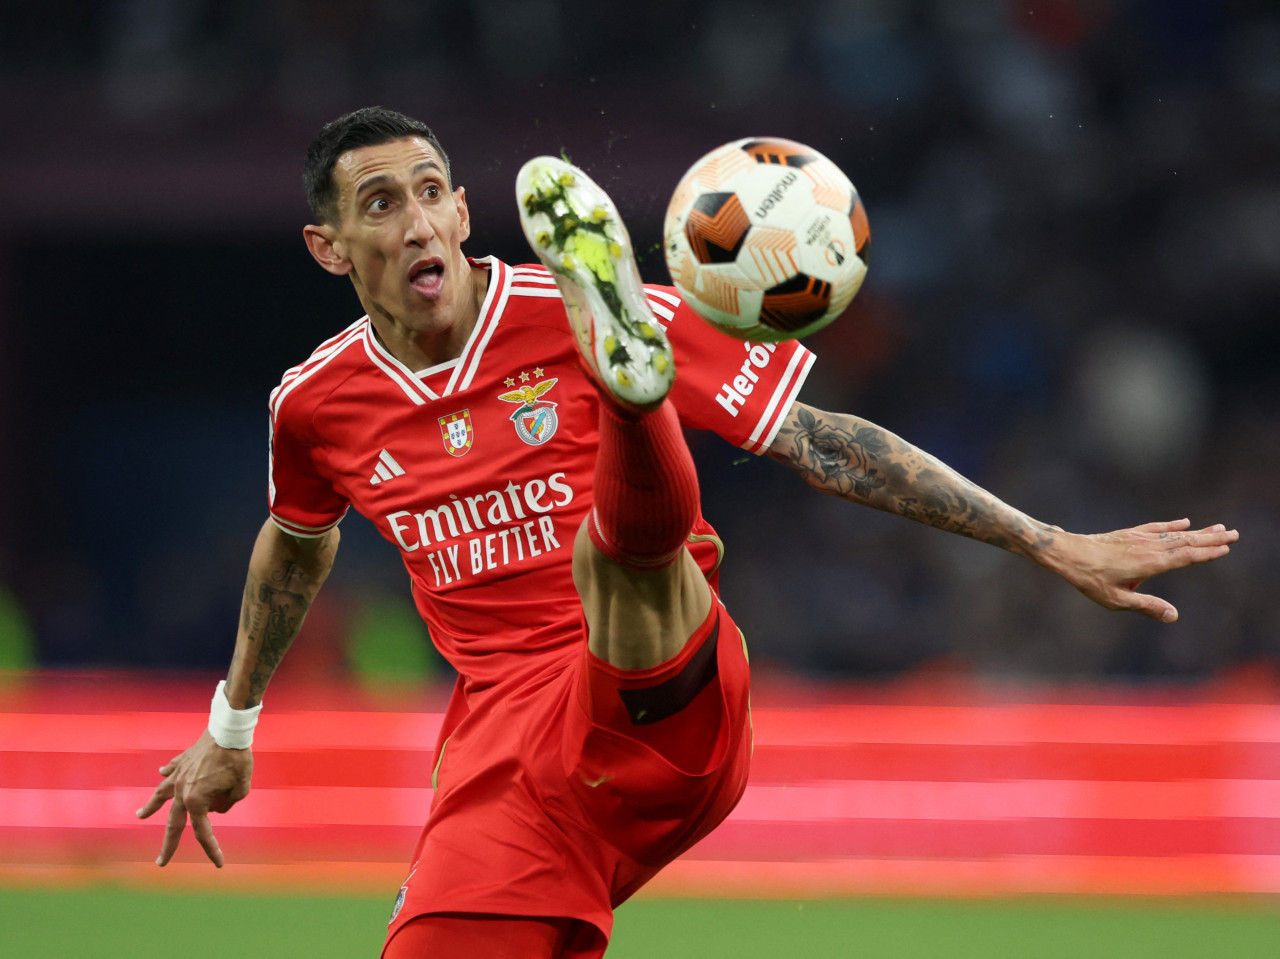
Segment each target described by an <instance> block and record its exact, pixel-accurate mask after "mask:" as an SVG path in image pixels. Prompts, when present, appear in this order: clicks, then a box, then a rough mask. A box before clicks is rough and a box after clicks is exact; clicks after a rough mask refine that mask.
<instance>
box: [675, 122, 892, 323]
mask: <svg viewBox="0 0 1280 959" xmlns="http://www.w3.org/2000/svg"><path fill="white" fill-rule="evenodd" d="M870 241H871V231H870V228H869V227H868V225H867V214H866V211H865V210H864V209H863V207H862V201H861V200H860V199H859V198H858V191H857V190H855V189H854V187H853V184H852V183H850V182H849V178H848V177H846V176H845V175H844V173H842V172H841V170H840V168H839V167H837V166H836V165H835V164H834V163H832V162H831V161H830V160H828V159H827V158H826V157H824V156H823V155H822V154H821V153H819V152H818V151H817V150H813V149H810V148H809V147H807V146H804V145H802V144H800V143H795V142H793V141H791V140H783V139H780V138H778V137H755V138H748V139H745V140H737V141H735V142H733V143H727V144H725V145H724V146H722V147H719V148H718V149H715V150H712V151H711V152H710V153H708V154H707V155H706V156H704V157H703V158H702V159H701V160H699V161H698V162H697V163H695V164H694V165H693V166H692V167H690V168H689V172H687V173H686V174H685V175H684V176H683V177H682V178H681V180H680V183H679V185H677V186H676V190H675V193H674V194H673V195H672V197H671V203H670V205H669V206H668V207H667V216H666V222H665V223H664V226H663V249H664V252H665V253H666V258H667V269H668V270H669V271H670V273H671V279H672V281H673V282H674V283H675V286H676V289H677V290H679V291H680V294H681V296H683V297H684V299H685V301H686V302H687V303H688V304H689V305H690V306H691V307H693V309H694V310H696V311H697V312H698V314H699V315H700V316H702V317H703V318H704V319H706V320H708V321H709V322H711V323H713V324H714V325H716V326H718V327H720V328H721V329H723V330H724V331H725V332H726V333H730V334H732V335H733V336H736V337H738V338H740V339H744V340H752V341H755V342H768V341H774V340H787V339H794V338H797V337H801V336H807V335H808V334H810V333H813V332H815V331H816V330H820V329H822V327H824V326H826V325H827V324H828V323H830V322H831V321H832V320H834V319H835V318H836V317H837V316H839V315H840V314H841V313H843V312H844V310H845V308H846V307H847V306H848V305H849V302H850V301H851V300H852V299H853V297H854V294H855V293H857V292H858V288H859V287H860V286H862V279H863V277H864V276H866V273H867V252H868V250H869V249H870V246H871V242H870Z"/></svg>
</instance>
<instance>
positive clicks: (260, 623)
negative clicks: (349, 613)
mask: <svg viewBox="0 0 1280 959" xmlns="http://www.w3.org/2000/svg"><path fill="white" fill-rule="evenodd" d="M284 579H285V581H287V579H288V574H287V573H286V574H285V576H284ZM309 606H310V603H309V602H308V600H307V598H306V597H305V596H303V595H302V594H301V593H295V592H292V591H291V590H287V589H280V588H277V587H275V586H272V585H271V584H269V583H265V582H262V581H261V580H259V579H257V577H255V576H252V575H251V576H250V577H249V580H248V582H246V583H245V587H244V604H243V606H242V607H241V614H240V616H241V624H242V625H243V627H244V631H245V635H246V636H248V638H249V647H248V650H247V653H246V655H247V657H248V658H249V659H250V660H251V661H252V666H253V668H252V672H251V673H250V676H249V698H248V700H247V701H246V702H245V708H248V707H250V706H256V705H257V704H258V703H259V702H260V701H261V700H262V693H263V691H264V690H265V689H266V688H267V683H268V681H269V680H270V679H271V674H272V673H274V672H275V670H276V667H277V666H279V665H280V661H281V660H282V659H283V658H284V654H285V653H286V652H287V651H288V649H289V646H290V645H291V644H292V643H293V639H294V637H295V636H297V635H298V630H299V629H301V628H302V620H303V617H305V616H306V614H307V609H308V607H309ZM236 665H237V664H236V663H234V662H233V663H232V666H231V670H232V672H233V673H234V672H235V669H236Z"/></svg>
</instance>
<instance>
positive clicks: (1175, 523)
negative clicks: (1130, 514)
mask: <svg viewBox="0 0 1280 959" xmlns="http://www.w3.org/2000/svg"><path fill="white" fill-rule="evenodd" d="M1190 526H1191V520H1189V519H1186V518H1185V517H1184V518H1183V519H1175V520H1171V521H1169V522H1164V523H1144V524H1143V525H1141V526H1135V527H1134V529H1135V530H1137V531H1138V532H1139V533H1176V532H1178V531H1179V530H1184V529H1187V528H1188V527H1190Z"/></svg>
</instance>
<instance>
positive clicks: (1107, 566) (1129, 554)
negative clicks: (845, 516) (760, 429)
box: [768, 402, 1239, 623]
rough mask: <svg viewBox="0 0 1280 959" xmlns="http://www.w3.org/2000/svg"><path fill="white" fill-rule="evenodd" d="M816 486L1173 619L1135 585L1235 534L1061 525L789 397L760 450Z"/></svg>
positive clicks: (911, 449)
mask: <svg viewBox="0 0 1280 959" xmlns="http://www.w3.org/2000/svg"><path fill="white" fill-rule="evenodd" d="M768 453H769V456H771V457H772V458H773V459H775V460H777V461H778V462H780V463H784V464H785V465H787V466H789V467H790V468H791V469H793V470H795V471H796V472H797V473H799V474H800V475H801V476H803V477H804V478H805V480H806V481H807V482H808V483H809V485H810V486H812V487H814V488H815V489H817V490H820V491H821V492H824V493H830V494H832V495H835V496H840V497H843V498H844V499H847V500H852V501H853V502H855V503H863V504H865V505H867V506H872V507H875V508H876V509H881V510H885V511H886V512H890V513H897V514H899V515H900V516H905V517H907V518H908V519H913V520H916V521H917V522H921V523H924V524H926V525H928V526H934V527H937V528H938V529H942V530H946V531H948V532H951V533H958V534H959V535H961V536H967V537H971V538H973V539H978V540H981V541H982V542H984V543H990V544H991V545H993V546H998V547H1000V548H1001V549H1006V550H1009V551H1010V552H1012V553H1017V554H1018V555H1021V556H1025V557H1027V558H1028V559H1031V560H1033V561H1035V562H1037V563H1039V564H1040V565H1041V566H1044V567H1046V568H1048V569H1051V570H1053V571H1054V572H1055V573H1057V574H1058V575H1060V576H1062V578H1063V579H1065V580H1067V582H1069V583H1071V584H1072V585H1073V586H1075V587H1076V588H1077V589H1078V590H1080V592H1082V593H1084V594H1085V595H1086V596H1088V597H1089V598H1090V599H1092V600H1093V601H1094V602H1096V603H1099V604H1101V605H1103V606H1105V607H1107V608H1108V609H1131V610H1136V611H1138V612H1140V613H1143V614H1145V615H1147V616H1150V617H1151V618H1153V619H1158V620H1161V621H1163V622H1167V623H1170V622H1173V621H1174V620H1175V619H1177V618H1178V612H1177V610H1176V609H1175V608H1174V607H1173V605H1172V604H1170V603H1168V602H1167V601H1165V600H1163V599H1160V598H1159V597H1156V596H1151V595H1149V594H1144V593H1139V592H1137V590H1138V587H1139V586H1140V585H1141V584H1142V583H1143V581H1145V580H1147V579H1149V578H1150V577H1152V576H1155V575H1156V574H1158V573H1163V572H1166V571H1167V570H1170V569H1177V568H1179V567H1182V566H1190V565H1192V564H1193V563H1203V562H1206V561H1208V560H1213V559H1218V558H1219V557H1222V556H1225V555H1226V554H1227V552H1228V551H1229V550H1230V546H1229V545H1228V544H1230V543H1233V542H1235V541H1236V540H1237V539H1238V538H1239V534H1238V533H1237V532H1236V531H1235V530H1228V529H1226V528H1224V527H1223V526H1220V525H1219V526H1211V527H1207V528H1205V529H1201V530H1194V531H1193V530H1191V529H1190V528H1189V527H1190V525H1191V524H1190V522H1189V521H1188V520H1185V519H1184V520H1175V521H1174V522H1170V523H1148V524H1146V525H1144V526H1138V527H1134V528H1132V529H1123V530H1117V531H1116V532H1113V533H1097V534H1093V535H1081V534H1076V533H1068V532H1066V531H1065V530H1062V529H1060V528H1059V527H1057V526H1050V525H1049V524H1047V523H1042V522H1040V521H1039V520H1035V519H1032V518H1031V517H1030V516H1027V515H1026V514H1025V513H1022V512H1019V511H1018V510H1016V509H1014V508H1013V507H1011V506H1009V505H1008V504H1006V503H1004V502H1002V501H1001V500H999V499H998V498H997V497H995V496H993V495H991V494H990V493H988V492H987V491H986V490H984V489H982V488H981V487H980V486H978V485H976V484H974V483H972V482H970V481H969V480H967V479H965V478H964V477H963V476H961V475H960V474H959V473H957V472H956V471H955V470H953V469H951V468H950V467H949V466H947V465H946V464H945V463H942V462H941V461H940V460H938V459H936V458H934V457H933V456H930V455H929V454H928V453H926V452H924V451H923V450H920V449H918V448H916V447H915V446H912V445H911V444H910V443H908V442H907V441H906V440H903V439H902V438H901V437H898V436H896V435H894V434H893V433H891V432H889V431H888V430H886V429H883V428H882V427H879V426H876V425H875V424H874V423H869V422H867V421H866V420H861V419H858V418H857V417H856V416H852V415H849V414H841V413H826V412H823V411H822V410H818V409H814V408H813V407H810V406H806V405H805V404H803V403H798V402H797V403H795V404H793V405H792V407H791V410H790V411H789V412H788V414H787V417H786V419H785V420H784V421H783V424H782V427H781V429H780V430H779V431H778V434H777V436H776V437H775V438H774V441H773V443H772V444H771V445H770V447H769V450H768Z"/></svg>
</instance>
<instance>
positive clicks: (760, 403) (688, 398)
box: [647, 287, 815, 454]
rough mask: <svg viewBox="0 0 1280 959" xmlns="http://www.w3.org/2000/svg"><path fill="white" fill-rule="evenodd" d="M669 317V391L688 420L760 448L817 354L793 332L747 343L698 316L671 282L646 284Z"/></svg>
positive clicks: (656, 304)
mask: <svg viewBox="0 0 1280 959" xmlns="http://www.w3.org/2000/svg"><path fill="white" fill-rule="evenodd" d="M647 292H648V294H649V300H650V303H651V304H652V305H653V307H654V312H655V313H656V314H657V315H658V318H659V319H662V320H665V321H666V328H667V335H668V337H669V338H670V340H671V348H672V351H673V352H674V354H675V360H676V381H675V385H674V386H673V387H672V389H671V399H672V402H673V403H675V406H676V410H677V411H678V412H679V414H680V422H681V423H683V424H684V425H685V426H692V427H696V428H697V429H704V430H711V431H712V432H715V433H718V434H719V435H720V436H722V437H724V438H725V439H727V440H728V441H729V442H731V443H733V444H735V445H737V446H741V447H742V448H743V449H745V450H749V451H750V452H752V453H757V454H758V453H763V452H764V451H765V450H767V449H768V448H769V444H770V443H772V442H773V439H774V437H775V436H776V435H777V433H778V430H779V429H780V428H781V426H782V423H783V420H784V419H785V418H786V415H787V411H788V410H790V409H791V404H792V403H793V402H795V398H796V395H797V394H798V393H799V392H800V387H801V386H802V385H803V384H804V381H805V377H806V376H808V375H809V369H810V368H811V367H812V366H813V361H814V359H815V357H814V355H813V353H812V352H810V351H809V350H808V349H806V348H805V347H804V346H802V345H801V344H800V342H799V341H798V340H787V341H784V342H782V343H749V342H745V341H743V340H738V339H734V338H733V337H731V336H729V335H728V334H727V333H722V332H721V331H719V330H717V329H716V328H715V327H714V326H712V325H711V324H710V323H707V322H706V321H705V320H703V319H702V318H701V317H700V316H698V315H697V314H696V313H695V312H694V311H693V310H692V309H691V308H690V307H689V306H687V305H686V304H685V303H684V301H683V300H681V299H680V297H679V294H677V293H676V291H675V290H673V289H668V288H666V287H648V288H647Z"/></svg>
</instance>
